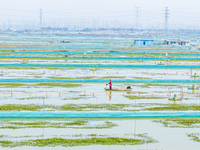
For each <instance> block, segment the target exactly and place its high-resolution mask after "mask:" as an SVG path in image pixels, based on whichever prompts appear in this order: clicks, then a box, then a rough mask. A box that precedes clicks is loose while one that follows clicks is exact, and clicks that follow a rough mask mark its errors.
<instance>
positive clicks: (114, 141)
mask: <svg viewBox="0 0 200 150" xmlns="http://www.w3.org/2000/svg"><path fill="white" fill-rule="evenodd" d="M0 144H1V146H2V147H18V146H39V147H45V146H49V147H55V146H63V147H72V146H86V145H141V144H145V140H144V139H131V138H119V137H107V138H95V137H93V138H86V139H64V138H57V137H54V138H49V139H36V140H25V141H21V142H12V141H0Z"/></svg>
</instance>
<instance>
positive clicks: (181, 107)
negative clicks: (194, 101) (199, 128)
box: [144, 105, 200, 111]
mask: <svg viewBox="0 0 200 150" xmlns="http://www.w3.org/2000/svg"><path fill="white" fill-rule="evenodd" d="M144 110H148V111H163V110H174V111H186V110H193V111H199V110H200V105H167V106H161V107H151V108H145V109H144Z"/></svg>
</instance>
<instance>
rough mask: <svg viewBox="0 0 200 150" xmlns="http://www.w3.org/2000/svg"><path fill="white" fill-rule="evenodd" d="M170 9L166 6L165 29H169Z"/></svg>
mask: <svg viewBox="0 0 200 150" xmlns="http://www.w3.org/2000/svg"><path fill="white" fill-rule="evenodd" d="M168 18H169V9H168V7H165V30H166V31H167V30H168Z"/></svg>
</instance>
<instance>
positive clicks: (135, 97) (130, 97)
mask: <svg viewBox="0 0 200 150" xmlns="http://www.w3.org/2000/svg"><path fill="white" fill-rule="evenodd" d="M125 97H126V98H129V99H130V100H135V99H163V97H155V96H133V95H130V96H125Z"/></svg>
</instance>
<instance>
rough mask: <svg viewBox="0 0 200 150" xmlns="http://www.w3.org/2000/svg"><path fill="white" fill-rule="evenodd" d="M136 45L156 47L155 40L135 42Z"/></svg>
mask: <svg viewBox="0 0 200 150" xmlns="http://www.w3.org/2000/svg"><path fill="white" fill-rule="evenodd" d="M134 45H154V40H134Z"/></svg>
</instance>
